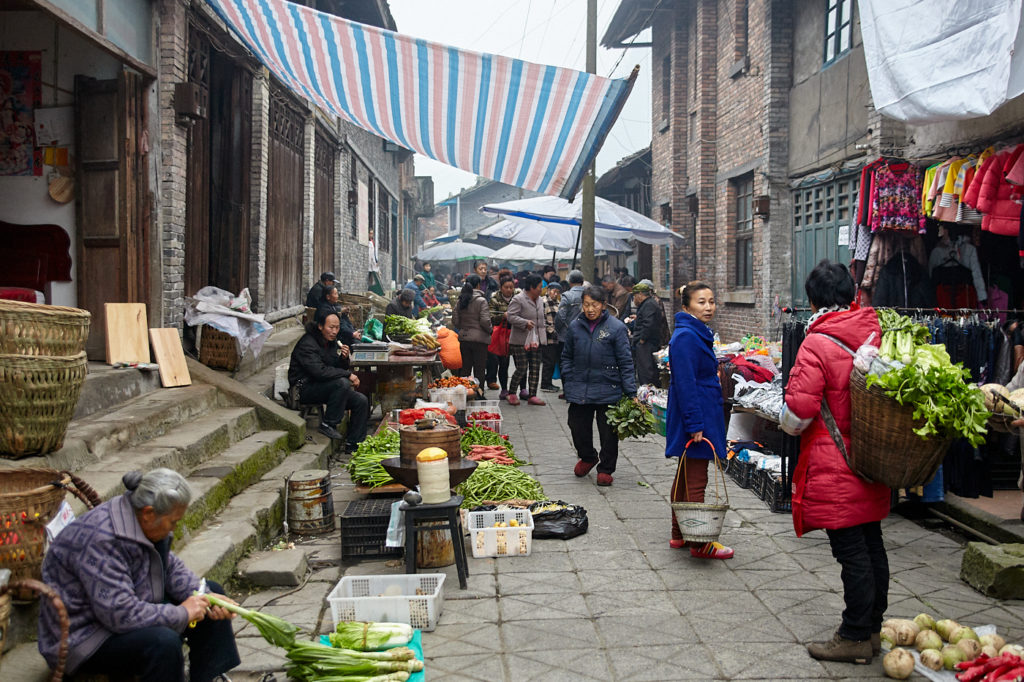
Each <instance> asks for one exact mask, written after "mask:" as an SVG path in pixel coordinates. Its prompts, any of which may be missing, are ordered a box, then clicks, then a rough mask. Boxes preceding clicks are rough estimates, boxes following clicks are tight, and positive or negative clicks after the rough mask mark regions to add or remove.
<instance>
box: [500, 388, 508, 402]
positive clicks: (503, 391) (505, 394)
mask: <svg viewBox="0 0 1024 682" xmlns="http://www.w3.org/2000/svg"><path fill="white" fill-rule="evenodd" d="M507 397H508V391H506V390H505V389H501V393H499V394H498V400H504V399H505V398H507Z"/></svg>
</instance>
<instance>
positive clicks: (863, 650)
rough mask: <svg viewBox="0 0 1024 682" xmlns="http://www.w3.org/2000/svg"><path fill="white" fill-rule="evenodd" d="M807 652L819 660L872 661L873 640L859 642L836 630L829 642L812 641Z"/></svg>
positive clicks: (859, 662)
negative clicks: (843, 635)
mask: <svg viewBox="0 0 1024 682" xmlns="http://www.w3.org/2000/svg"><path fill="white" fill-rule="evenodd" d="M807 653H809V654H810V655H811V658H815V659H817V660H819V661H838V662H839V663H857V664H859V665H867V664H868V663H871V657H872V654H871V640H870V639H865V640H864V641H863V642H858V641H856V640H853V639H846V638H845V637H842V636H841V635H840V634H839V631H838V630H837V631H836V634H834V635H832V639H830V640H828V641H827V642H811V643H810V644H808V645H807Z"/></svg>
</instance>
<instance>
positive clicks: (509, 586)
mask: <svg viewBox="0 0 1024 682" xmlns="http://www.w3.org/2000/svg"><path fill="white" fill-rule="evenodd" d="M590 575H591V573H589V572H588V573H587V576H588V579H589V577H590ZM582 591H583V585H582V583H581V582H580V576H579V575H577V574H576V573H574V572H571V571H536V572H529V573H500V574H499V575H498V593H499V594H500V595H501V596H502V597H506V596H511V595H520V594H547V595H556V594H564V593H567V592H571V593H573V594H579V593H580V592H582Z"/></svg>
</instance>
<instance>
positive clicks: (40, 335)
mask: <svg viewBox="0 0 1024 682" xmlns="http://www.w3.org/2000/svg"><path fill="white" fill-rule="evenodd" d="M91 317H92V316H91V314H90V313H89V311H87V310H80V309H78V308H65V307H62V306H56V305H39V304H36V303H22V302H20V301H8V300H4V299H0V353H9V354H12V355H78V354H79V353H81V352H82V351H83V350H85V340H86V338H87V337H88V336H89V321H90V318H91Z"/></svg>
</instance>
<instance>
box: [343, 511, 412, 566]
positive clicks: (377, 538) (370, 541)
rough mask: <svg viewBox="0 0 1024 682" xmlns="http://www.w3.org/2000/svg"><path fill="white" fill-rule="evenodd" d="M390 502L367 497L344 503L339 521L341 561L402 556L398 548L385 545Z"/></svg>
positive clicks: (400, 549) (389, 517)
mask: <svg viewBox="0 0 1024 682" xmlns="http://www.w3.org/2000/svg"><path fill="white" fill-rule="evenodd" d="M393 502H394V500H388V499H379V498H370V499H366V500H354V501H352V502H349V503H348V506H347V507H345V511H344V512H342V514H341V517H340V518H339V525H340V526H341V559H342V561H345V560H348V559H353V558H359V559H361V558H370V557H374V558H376V557H392V556H399V555H401V554H402V548H401V547H388V546H387V545H386V544H385V542H386V540H387V534H388V523H389V522H390V520H391V504H392V503H393Z"/></svg>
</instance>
